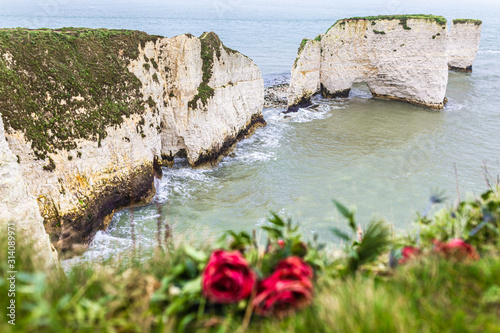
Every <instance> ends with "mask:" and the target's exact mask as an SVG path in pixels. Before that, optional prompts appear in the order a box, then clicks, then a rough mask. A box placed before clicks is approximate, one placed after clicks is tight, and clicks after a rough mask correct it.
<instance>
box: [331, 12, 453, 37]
mask: <svg viewBox="0 0 500 333" xmlns="http://www.w3.org/2000/svg"><path fill="white" fill-rule="evenodd" d="M359 20H366V21H378V20H399V23H400V24H401V25H402V26H403V28H404V29H405V30H411V28H409V27H408V25H407V24H406V23H407V21H408V20H429V21H434V22H436V23H437V24H439V25H441V26H446V23H447V21H446V18H444V17H443V16H437V15H429V14H406V15H379V16H364V17H350V18H345V19H341V20H338V21H337V22H335V23H334V24H333V25H332V26H331V27H330V28H329V29H328V30H327V31H326V32H327V33H328V31H330V29H331V28H332V27H334V26H335V25H337V24H342V23H345V22H349V21H359Z"/></svg>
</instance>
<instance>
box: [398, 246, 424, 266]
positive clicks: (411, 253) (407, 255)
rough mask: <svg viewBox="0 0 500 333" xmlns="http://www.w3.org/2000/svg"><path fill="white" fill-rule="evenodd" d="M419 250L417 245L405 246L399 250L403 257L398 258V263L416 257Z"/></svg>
mask: <svg viewBox="0 0 500 333" xmlns="http://www.w3.org/2000/svg"><path fill="white" fill-rule="evenodd" d="M420 253H421V251H420V249H419V248H418V247H413V246H406V247H404V248H403V250H401V255H402V256H403V258H401V259H399V261H398V263H399V264H404V263H406V262H408V261H409V260H411V259H413V258H415V257H417V256H418V255H420Z"/></svg>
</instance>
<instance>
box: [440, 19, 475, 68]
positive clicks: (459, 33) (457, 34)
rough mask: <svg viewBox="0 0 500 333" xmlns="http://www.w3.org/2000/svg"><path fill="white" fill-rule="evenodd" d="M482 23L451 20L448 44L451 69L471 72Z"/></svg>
mask: <svg viewBox="0 0 500 333" xmlns="http://www.w3.org/2000/svg"><path fill="white" fill-rule="evenodd" d="M482 27H483V23H482V22H481V21H479V20H467V19H458V20H453V22H452V24H451V30H450V41H449V46H448V57H449V60H448V66H449V69H451V70H456V71H460V72H472V64H473V63H474V60H475V59H476V54H477V51H478V49H479V42H480V40H481V30H482Z"/></svg>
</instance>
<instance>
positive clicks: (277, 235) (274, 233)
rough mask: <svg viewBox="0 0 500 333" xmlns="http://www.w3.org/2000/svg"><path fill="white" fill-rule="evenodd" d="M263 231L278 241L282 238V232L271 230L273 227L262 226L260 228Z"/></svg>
mask: <svg viewBox="0 0 500 333" xmlns="http://www.w3.org/2000/svg"><path fill="white" fill-rule="evenodd" d="M261 228H262V229H263V230H265V231H267V233H268V235H269V237H271V238H274V239H278V238H282V237H283V232H282V231H281V230H279V229H276V228H273V227H267V226H263V227H261Z"/></svg>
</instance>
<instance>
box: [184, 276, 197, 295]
mask: <svg viewBox="0 0 500 333" xmlns="http://www.w3.org/2000/svg"><path fill="white" fill-rule="evenodd" d="M182 291H183V292H185V293H187V294H198V293H201V276H199V277H197V278H196V279H194V280H191V281H189V282H187V283H186V284H185V285H184V287H183V288H182Z"/></svg>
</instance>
